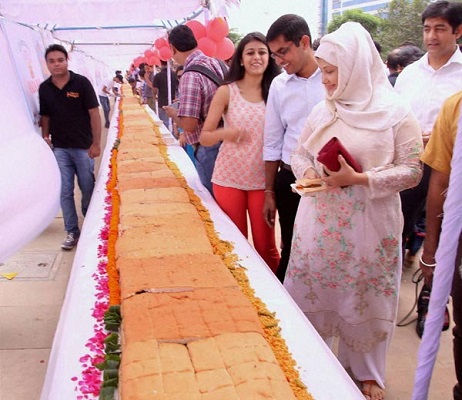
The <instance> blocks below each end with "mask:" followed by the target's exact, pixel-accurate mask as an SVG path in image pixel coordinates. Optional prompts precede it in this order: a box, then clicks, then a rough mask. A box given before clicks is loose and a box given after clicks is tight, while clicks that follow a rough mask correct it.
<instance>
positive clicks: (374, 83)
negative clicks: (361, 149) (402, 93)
mask: <svg viewBox="0 0 462 400" xmlns="http://www.w3.org/2000/svg"><path fill="white" fill-rule="evenodd" d="M315 55H316V57H318V58H322V59H323V60H325V61H327V62H328V63H329V64H332V65H335V66H337V67H338V86H337V89H336V90H335V92H334V93H333V94H332V95H331V96H329V95H326V105H327V108H328V109H329V111H330V113H332V115H333V118H334V120H335V119H337V117H338V118H340V119H341V120H343V121H344V122H345V123H346V124H347V125H349V126H351V127H354V128H359V129H367V130H371V131H383V130H386V129H389V128H391V127H393V126H394V125H396V124H397V123H398V122H399V121H401V120H402V119H403V118H404V117H405V116H406V115H407V114H408V113H409V107H408V106H407V105H406V104H405V103H404V101H403V100H402V99H401V98H400V97H399V96H398V95H397V94H396V93H394V91H393V88H392V86H391V85H390V83H389V81H388V78H387V76H386V72H385V68H384V67H383V62H382V60H381V59H380V55H379V53H378V51H377V49H376V47H375V45H374V42H373V41H372V38H371V36H370V34H369V33H368V32H367V31H366V30H365V29H364V28H363V27H362V25H361V24H359V23H357V22H346V23H345V24H343V25H342V26H341V27H340V28H339V29H338V30H336V31H335V32H332V33H329V34H328V35H326V36H324V37H323V38H322V39H321V42H320V45H319V47H318V49H317V51H316V54H315ZM333 122H334V121H330V122H329V123H328V125H331V124H332V123H333ZM319 129H320V130H321V129H322V127H319Z"/></svg>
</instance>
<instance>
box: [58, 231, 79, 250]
mask: <svg viewBox="0 0 462 400" xmlns="http://www.w3.org/2000/svg"><path fill="white" fill-rule="evenodd" d="M78 241H79V238H78V237H75V233H73V232H68V234H67V236H66V239H64V241H63V242H62V243H61V248H62V249H63V250H72V249H73V248H74V247H75V246H76V245H77V242H78Z"/></svg>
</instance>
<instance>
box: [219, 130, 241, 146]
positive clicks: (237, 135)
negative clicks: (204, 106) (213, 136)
mask: <svg viewBox="0 0 462 400" xmlns="http://www.w3.org/2000/svg"><path fill="white" fill-rule="evenodd" d="M243 138H244V131H243V130H242V129H236V128H226V129H223V131H222V140H227V141H228V142H234V143H239V142H241V141H242V139H243Z"/></svg>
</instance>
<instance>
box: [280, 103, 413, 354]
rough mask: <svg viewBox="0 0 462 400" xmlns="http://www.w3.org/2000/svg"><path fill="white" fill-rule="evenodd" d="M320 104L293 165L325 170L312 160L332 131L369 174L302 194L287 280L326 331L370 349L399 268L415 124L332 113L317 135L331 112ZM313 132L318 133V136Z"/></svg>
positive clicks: (383, 337)
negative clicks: (373, 127)
mask: <svg viewBox="0 0 462 400" xmlns="http://www.w3.org/2000/svg"><path fill="white" fill-rule="evenodd" d="M323 110H325V107H324V105H323V104H322V103H321V104H320V105H318V106H317V108H316V109H315V110H313V113H312V114H311V116H310V118H309V119H308V121H307V124H306V125H305V128H304V131H303V132H302V135H301V138H300V143H301V144H302V145H301V146H299V149H298V151H297V153H296V154H295V155H294V156H293V157H292V168H293V170H294V173H295V175H296V177H297V178H299V177H302V176H303V174H304V172H305V171H306V170H307V168H314V169H315V170H316V171H317V172H318V173H319V174H320V175H322V166H321V165H320V164H319V163H318V162H317V161H316V160H315V159H314V157H313V154H314V155H316V154H317V153H318V151H319V149H320V148H321V147H322V146H323V145H324V144H325V143H327V141H328V140H329V139H331V138H332V137H333V136H337V137H338V138H339V139H340V141H341V142H342V143H343V145H344V146H345V147H346V148H347V149H348V150H349V152H350V153H351V154H352V155H353V157H354V158H355V159H356V160H357V161H358V162H359V163H360V164H361V166H362V168H363V171H364V172H367V174H368V177H369V187H367V188H366V187H364V186H356V185H355V186H349V187H346V188H335V189H330V190H327V191H325V192H317V193H316V194H314V195H313V196H306V197H303V198H302V199H301V202H300V205H299V209H298V212H297V217H296V220H295V227H294V237H293V242H292V250H291V258H290V262H289V266H288V271H287V275H286V279H285V281H284V286H285V287H286V288H287V290H288V291H289V293H290V294H291V295H292V297H293V298H294V299H295V301H296V302H297V304H298V305H299V307H300V308H301V309H302V310H303V312H304V313H305V314H306V316H307V317H308V319H309V320H310V321H311V323H312V324H313V325H314V327H315V328H316V329H317V331H318V332H319V333H320V334H321V335H322V336H323V337H331V336H338V337H340V338H341V339H342V341H343V342H344V343H345V344H346V345H347V346H348V347H350V348H351V349H352V350H353V351H360V352H369V351H371V349H372V348H373V347H374V346H376V345H377V344H378V343H380V342H383V341H387V340H390V338H391V335H392V332H393V327H394V322H395V317H396V310H397V302H398V290H399V283H400V273H401V254H400V249H401V232H402V214H401V207H400V198H399V191H401V190H403V189H407V188H409V187H412V186H414V185H416V184H417V183H418V181H419V179H420V177H421V168H420V164H419V155H420V152H421V149H422V147H421V140H420V137H419V135H420V130H419V127H418V123H417V121H416V120H415V119H414V118H413V117H412V116H411V115H408V116H407V117H406V118H405V119H404V120H403V121H401V122H400V123H399V124H398V125H397V126H395V127H394V128H393V129H392V128H390V129H388V130H385V131H382V132H377V131H366V130H363V129H358V128H351V127H349V126H348V125H346V124H345V123H344V122H342V121H340V120H338V119H336V120H335V121H334V122H333V123H332V124H329V125H330V126H328V127H327V128H326V129H324V130H323V131H321V132H319V134H318V135H312V132H313V130H314V127H315V126H319V124H325V123H326V120H325V119H326V118H331V117H329V115H328V113H326V112H323ZM315 136H316V137H315Z"/></svg>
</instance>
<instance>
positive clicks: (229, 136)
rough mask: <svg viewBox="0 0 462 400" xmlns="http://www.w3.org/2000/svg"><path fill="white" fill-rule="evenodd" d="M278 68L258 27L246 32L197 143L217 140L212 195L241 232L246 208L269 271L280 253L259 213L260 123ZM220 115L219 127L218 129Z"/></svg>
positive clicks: (261, 172) (261, 200)
mask: <svg viewBox="0 0 462 400" xmlns="http://www.w3.org/2000/svg"><path fill="white" fill-rule="evenodd" d="M278 73H279V68H278V66H277V65H276V62H275V61H274V60H273V59H272V58H271V57H270V51H269V48H268V46H267V44H266V38H265V36H264V35H262V34H261V33H259V32H253V33H249V34H248V35H246V36H245V37H244V38H243V39H242V40H241V42H240V43H239V46H238V47H237V49H236V52H235V53H234V56H233V59H232V61H231V66H230V69H229V73H228V76H227V84H225V85H222V86H220V87H219V88H218V90H217V92H216V94H215V97H214V98H213V101H212V104H211V105H210V109H209V113H208V115H207V119H206V121H205V123H204V127H203V129H202V132H201V136H200V143H201V145H203V146H212V145H214V144H216V143H218V142H220V141H222V142H223V144H222V145H221V147H220V152H219V153H218V157H217V160H216V162H215V168H214V170H213V176H212V183H213V194H214V196H215V199H216V201H217V203H218V204H219V206H220V207H221V208H222V209H223V211H224V212H225V213H226V214H227V215H228V216H229V217H230V218H231V219H232V221H233V222H234V223H235V224H236V226H237V227H238V228H239V230H240V231H241V232H242V234H243V235H244V236H245V237H248V234H247V212H248V214H249V219H250V225H251V229H252V238H253V243H254V246H255V249H256V250H257V252H258V254H260V256H261V257H262V258H263V259H264V260H265V261H266V263H267V264H268V265H269V267H270V268H271V269H272V270H273V271H276V268H277V266H278V264H279V258H280V257H279V252H278V249H277V247H276V241H275V236H274V229H272V228H269V227H268V225H267V224H266V223H265V220H264V219H263V214H262V212H261V210H262V209H263V203H264V194H265V193H264V188H265V164H264V162H263V128H264V123H265V108H266V107H265V102H266V99H267V98H268V91H269V87H270V84H271V81H272V80H273V78H274V77H275V76H276V75H278ZM222 117H223V119H224V128H218V126H219V123H220V119H221V118H222Z"/></svg>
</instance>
